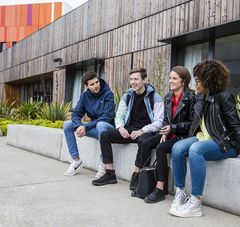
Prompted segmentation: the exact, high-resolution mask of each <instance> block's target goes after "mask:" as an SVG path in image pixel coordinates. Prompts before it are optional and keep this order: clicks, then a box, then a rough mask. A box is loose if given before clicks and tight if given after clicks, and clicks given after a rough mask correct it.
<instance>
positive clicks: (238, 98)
mask: <svg viewBox="0 0 240 227" xmlns="http://www.w3.org/2000/svg"><path fill="white" fill-rule="evenodd" d="M236 103H237V104H236V108H237V112H238V116H239V117H240V94H238V95H237V96H236Z"/></svg>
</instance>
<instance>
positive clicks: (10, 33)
mask: <svg viewBox="0 0 240 227" xmlns="http://www.w3.org/2000/svg"><path fill="white" fill-rule="evenodd" d="M16 39H17V28H16V27H7V37H6V41H7V42H15V41H16Z"/></svg>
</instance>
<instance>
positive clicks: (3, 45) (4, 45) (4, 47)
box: [0, 43, 7, 52]
mask: <svg viewBox="0 0 240 227" xmlns="http://www.w3.org/2000/svg"><path fill="white" fill-rule="evenodd" d="M6 49H7V44H6V43H0V52H2V51H4V50H6Z"/></svg>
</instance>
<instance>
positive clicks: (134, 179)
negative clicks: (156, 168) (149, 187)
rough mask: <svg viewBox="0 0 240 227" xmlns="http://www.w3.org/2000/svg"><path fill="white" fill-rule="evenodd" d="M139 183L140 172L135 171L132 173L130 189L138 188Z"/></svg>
mask: <svg viewBox="0 0 240 227" xmlns="http://www.w3.org/2000/svg"><path fill="white" fill-rule="evenodd" d="M137 183H138V173H137V172H134V173H133V174H132V178H131V181H130V185H129V189H130V190H131V191H134V190H136V188H137Z"/></svg>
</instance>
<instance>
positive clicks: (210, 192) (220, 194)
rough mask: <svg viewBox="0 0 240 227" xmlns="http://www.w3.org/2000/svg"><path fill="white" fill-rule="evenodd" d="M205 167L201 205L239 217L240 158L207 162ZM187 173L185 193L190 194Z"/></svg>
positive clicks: (188, 174) (189, 180)
mask: <svg viewBox="0 0 240 227" xmlns="http://www.w3.org/2000/svg"><path fill="white" fill-rule="evenodd" d="M206 166H207V173H206V181H205V188H204V194H203V203H204V204H206V205H208V206H210V207H215V208H218V209H220V210H224V211H227V212H230V213H233V214H237V215H240V196H239V189H240V156H238V157H237V158H229V159H226V160H221V161H208V162H207V164H206ZM188 170H189V165H188ZM189 172H190V171H188V173H187V176H186V191H187V192H188V193H191V178H190V173H189Z"/></svg>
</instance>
